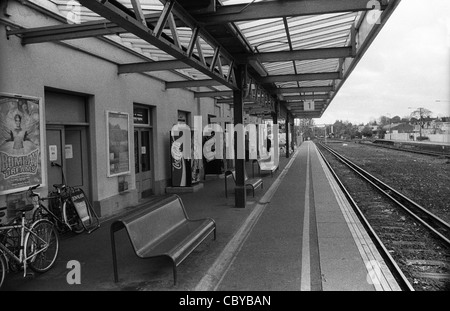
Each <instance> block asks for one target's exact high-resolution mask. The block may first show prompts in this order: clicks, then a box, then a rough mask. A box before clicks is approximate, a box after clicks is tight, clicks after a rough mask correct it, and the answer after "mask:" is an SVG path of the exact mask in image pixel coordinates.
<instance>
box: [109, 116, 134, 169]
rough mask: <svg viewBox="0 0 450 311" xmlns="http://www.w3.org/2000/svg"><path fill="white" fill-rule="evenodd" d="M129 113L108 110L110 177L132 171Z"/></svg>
mask: <svg viewBox="0 0 450 311" xmlns="http://www.w3.org/2000/svg"><path fill="white" fill-rule="evenodd" d="M129 124H130V120H129V115H128V113H125V112H114V111H107V112H106V125H107V127H106V141H107V143H108V146H107V147H108V152H107V154H108V155H109V159H108V171H107V172H108V173H107V175H108V177H112V176H119V175H124V174H129V173H130V139H129V137H130V136H129V130H128V129H129Z"/></svg>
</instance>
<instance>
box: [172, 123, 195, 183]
mask: <svg viewBox="0 0 450 311" xmlns="http://www.w3.org/2000/svg"><path fill="white" fill-rule="evenodd" d="M182 135H183V133H182V132H181V131H180V133H179V135H175V134H174V133H172V132H170V158H171V173H172V187H187V186H188V187H190V186H191V185H192V176H191V166H190V163H189V162H190V161H189V160H186V159H185V158H184V157H183V147H184V146H183V144H182V143H181V142H180V141H177V139H178V138H180V137H181V136H182Z"/></svg>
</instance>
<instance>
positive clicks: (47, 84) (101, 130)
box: [0, 1, 217, 217]
mask: <svg viewBox="0 0 450 311" xmlns="http://www.w3.org/2000/svg"><path fill="white" fill-rule="evenodd" d="M8 13H9V14H10V16H9V17H8V18H7V19H6V20H7V21H8V23H11V24H14V25H19V26H22V27H25V28H30V27H38V26H44V25H51V24H58V21H56V20H54V19H53V18H52V17H51V16H47V15H46V14H44V13H42V12H37V11H35V10H33V8H29V7H26V6H22V5H20V3H18V2H15V1H13V2H12V5H11V6H10V7H9V8H8ZM2 19H3V20H5V18H4V17H3V18H2ZM0 23H2V21H0ZM138 61H143V59H142V58H141V57H140V56H139V55H137V54H136V53H133V52H132V51H131V52H130V51H127V50H126V49H124V48H122V47H119V46H117V45H115V44H113V43H110V42H105V41H104V40H99V39H95V38H87V39H79V40H70V41H66V42H64V43H51V42H49V43H39V44H30V45H22V44H21V39H20V38H18V37H17V36H10V37H9V38H7V36H6V30H5V27H0V93H10V94H21V95H27V96H33V97H39V98H41V99H42V101H41V102H42V103H43V112H44V116H45V106H46V101H45V97H46V95H45V94H46V91H52V92H55V91H56V92H68V93H69V94H75V95H82V96H84V97H86V100H87V106H86V107H87V122H88V123H89V126H88V128H89V130H88V137H89V138H88V140H89V150H88V153H89V156H88V158H89V179H90V188H91V189H90V193H91V199H92V201H93V202H94V206H95V208H96V211H97V212H98V213H99V214H100V216H102V217H103V216H108V215H112V214H115V213H117V212H119V211H120V210H122V209H124V208H126V207H128V206H132V205H135V204H136V203H138V195H137V190H136V180H135V171H134V163H133V159H134V145H133V144H134V142H133V104H140V105H144V106H148V107H151V111H152V123H153V127H152V142H153V146H152V147H153V154H152V156H153V168H154V169H153V176H152V178H153V186H152V188H153V193H154V194H162V193H164V192H165V187H166V186H168V185H170V178H171V171H170V153H169V152H170V148H169V144H170V141H169V131H170V130H171V128H172V126H173V125H174V124H176V123H177V120H178V119H177V118H178V114H177V113H178V111H179V110H182V111H186V112H188V113H189V115H190V117H191V118H193V117H194V116H196V115H201V116H202V118H203V123H204V124H203V126H205V125H206V123H207V121H208V116H210V115H215V114H216V113H217V106H216V105H215V102H214V100H213V99H211V98H205V99H204V98H201V99H199V98H194V93H193V92H192V91H189V90H185V89H167V90H166V89H165V84H164V82H163V81H162V79H163V78H164V79H166V78H170V76H172V77H174V78H175V79H176V80H180V79H181V78H180V77H179V76H177V75H175V74H173V73H166V72H164V73H163V72H161V73H153V74H152V75H145V74H123V75H118V74H117V64H118V63H127V62H138ZM199 90H200V89H199ZM106 111H120V112H125V113H128V114H129V116H130V125H129V131H130V133H131V135H130V144H131V145H130V147H131V165H130V174H128V175H126V176H125V180H126V181H127V182H128V191H125V192H120V191H119V187H118V182H119V178H118V177H117V176H115V177H107V162H108V152H107V143H106V138H107V137H106V128H107V126H106ZM64 113H65V112H64V111H61V114H62V115H64ZM66 117H67V116H66ZM45 119H46V118H45V117H44V120H45ZM192 121H193V120H191V122H192ZM44 123H45V122H44ZM45 126H46V125H45V124H44V127H45ZM44 144H45V146H47V143H46V141H45V137H44ZM48 152H49V151H48V148H45V152H44V153H45V154H44V156H45V159H48ZM43 162H44V163H42V170H43V174H46V173H47V170H48V167H47V160H46V161H43ZM48 190H49V185H45V186H44V187H43V188H41V189H40V192H41V194H42V195H44V196H45V195H46V194H47V193H48ZM7 200H8V195H2V196H0V206H5V205H6V201H7Z"/></svg>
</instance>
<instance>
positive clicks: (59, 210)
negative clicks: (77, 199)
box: [28, 162, 85, 234]
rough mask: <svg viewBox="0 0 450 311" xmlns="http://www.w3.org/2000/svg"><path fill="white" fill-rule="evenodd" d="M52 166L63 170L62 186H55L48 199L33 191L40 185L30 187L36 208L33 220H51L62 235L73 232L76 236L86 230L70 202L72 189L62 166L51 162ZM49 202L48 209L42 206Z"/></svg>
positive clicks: (30, 195) (30, 193) (30, 194)
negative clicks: (68, 184)
mask: <svg viewBox="0 0 450 311" xmlns="http://www.w3.org/2000/svg"><path fill="white" fill-rule="evenodd" d="M51 166H58V167H59V168H61V174H62V182H63V183H62V184H55V185H53V188H54V191H52V192H49V195H48V197H46V198H45V197H41V196H40V195H39V194H38V193H36V192H34V191H33V190H35V189H37V188H38V187H39V185H36V186H33V187H30V188H29V189H28V191H29V194H28V196H29V197H31V198H32V201H33V204H34V206H35V211H34V213H33V219H34V220H38V219H42V218H44V219H49V220H50V221H51V222H53V223H54V224H55V226H56V229H57V230H58V232H60V233H64V232H66V231H72V232H74V233H76V234H80V233H82V232H83V231H84V230H85V228H84V226H83V223H82V221H81V219H80V217H79V216H78V214H77V211H76V210H75V207H74V206H73V203H72V202H71V200H70V189H69V187H68V186H67V185H66V181H65V177H64V172H63V171H62V167H61V165H59V164H58V163H55V162H51ZM45 200H47V201H48V207H46V206H45V205H44V204H42V202H43V201H45Z"/></svg>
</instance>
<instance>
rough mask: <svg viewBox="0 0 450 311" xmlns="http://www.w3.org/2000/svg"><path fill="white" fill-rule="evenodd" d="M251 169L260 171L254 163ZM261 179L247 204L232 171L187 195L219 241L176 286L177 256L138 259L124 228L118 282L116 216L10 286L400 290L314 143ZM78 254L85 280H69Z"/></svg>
mask: <svg viewBox="0 0 450 311" xmlns="http://www.w3.org/2000/svg"><path fill="white" fill-rule="evenodd" d="M247 172H249V175H251V172H252V166H251V162H248V163H247ZM260 177H261V178H263V182H264V189H257V190H256V193H255V194H256V195H255V197H254V198H253V197H252V194H251V191H249V192H248V194H247V202H248V204H247V207H246V208H235V207H234V195H233V194H231V195H230V191H229V195H228V198H227V197H225V187H224V179H223V177H218V178H217V179H208V180H206V181H204V184H203V188H202V189H200V190H199V191H197V192H195V193H182V194H180V197H181V198H182V200H183V203H184V205H185V207H186V209H187V212H188V214H189V217H190V218H193V219H195V218H204V217H211V218H213V219H214V220H215V221H216V224H217V239H216V240H213V239H212V238H211V239H208V240H206V241H205V242H204V243H202V244H201V245H200V246H199V247H198V248H197V249H196V250H195V251H194V252H193V253H192V254H191V255H190V256H189V257H188V258H187V259H186V260H185V261H184V262H183V263H182V264H181V265H180V266H179V267H178V283H177V285H176V286H174V285H173V277H172V266H171V263H170V261H168V260H166V259H147V260H142V259H140V258H138V257H137V256H136V255H135V254H134V252H133V250H132V248H131V245H130V243H129V240H128V237H127V236H126V233H125V231H124V230H123V231H120V232H118V233H116V243H117V244H116V245H117V256H118V257H117V258H118V268H119V282H118V283H115V282H114V277H113V266H112V256H111V245H110V235H109V234H110V231H109V228H110V225H111V223H112V221H113V220H114V219H115V218H116V217H118V216H119V215H115V216H114V217H111V218H109V219H102V220H101V227H100V229H98V230H97V231H95V232H93V233H92V234H90V235H89V234H81V235H77V236H65V237H62V239H61V244H60V253H59V256H58V259H57V262H56V264H55V266H54V267H53V268H52V269H51V270H50V271H48V272H47V273H44V274H41V275H31V276H28V277H26V278H23V277H22V273H10V274H9V275H7V280H6V281H5V284H4V288H3V290H11V291H15V290H20V291H33V290H39V291H59V290H64V291H126V290H129V291H139V290H149V291H249V290H251V291H322V290H323V291H330V290H332V291H354V290H357V291H362V290H364V291H365V290H367V291H374V290H398V287H397V286H396V283H395V281H394V280H393V278H392V276H391V275H390V273H389V271H388V270H387V269H386V267H385V264H384V263H383V261H382V259H381V257H380V256H379V254H378V253H377V251H376V249H375V247H374V246H373V245H372V244H371V241H370V239H369V238H368V235H367V233H366V232H365V231H364V228H363V227H362V225H361V224H360V223H359V221H358V219H357V217H356V215H355V214H354V213H353V212H352V211H351V208H350V206H349V205H348V202H346V200H345V198H344V196H343V194H342V193H341V192H340V190H339V189H338V187H337V185H336V184H335V182H334V183H333V180H332V178H331V174H330V172H329V171H327V169H326V167H325V165H324V163H323V160H321V158H320V157H319V155H318V153H317V150H316V147H315V145H314V144H313V143H312V142H305V143H303V144H302V145H301V146H300V147H299V148H298V149H297V150H296V152H295V153H294V154H293V155H292V156H291V158H290V159H287V158H281V159H280V169H279V170H278V171H277V172H276V173H274V174H273V176H271V175H270V173H269V174H265V175H261V176H260ZM142 204H145V202H142ZM132 208H133V207H129V208H127V209H125V211H124V212H123V213H125V212H126V211H127V210H130V209H132ZM74 260H75V261H77V262H79V263H80V282H81V284H69V283H68V279H69V281H70V278H71V277H73V274H71V272H73V266H71V265H70V264H69V263H70V262H71V261H74ZM379 271H381V272H379Z"/></svg>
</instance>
